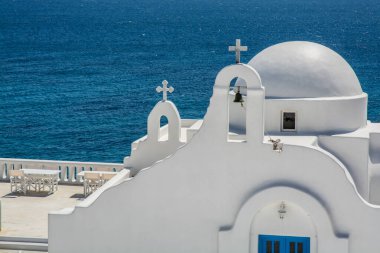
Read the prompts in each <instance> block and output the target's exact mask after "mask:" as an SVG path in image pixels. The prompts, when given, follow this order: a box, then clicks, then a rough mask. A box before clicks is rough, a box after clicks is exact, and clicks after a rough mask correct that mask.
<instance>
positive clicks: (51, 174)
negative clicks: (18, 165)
mask: <svg viewBox="0 0 380 253" xmlns="http://www.w3.org/2000/svg"><path fill="white" fill-rule="evenodd" d="M22 172H23V173H24V175H25V178H26V180H25V184H26V185H25V187H26V188H27V189H28V190H31V189H33V190H34V191H41V190H42V191H44V190H45V187H48V190H49V192H50V193H53V192H54V191H56V190H58V181H59V173H60V171H59V170H44V169H27V168H24V169H22Z"/></svg>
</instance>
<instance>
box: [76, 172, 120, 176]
mask: <svg viewBox="0 0 380 253" xmlns="http://www.w3.org/2000/svg"><path fill="white" fill-rule="evenodd" d="M84 173H89V174H100V176H102V175H106V174H108V175H116V174H117V172H114V171H99V170H98V171H96V170H91V171H90V170H89V171H84V170H83V171H81V172H79V173H78V174H77V176H78V177H84Z"/></svg>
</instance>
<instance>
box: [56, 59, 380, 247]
mask: <svg viewBox="0 0 380 253" xmlns="http://www.w3.org/2000/svg"><path fill="white" fill-rule="evenodd" d="M237 75H239V76H240V77H243V78H244V79H245V80H247V84H248V101H250V102H249V103H250V104H248V105H249V106H247V112H248V114H247V115H248V116H247V138H246V141H244V142H236V141H228V137H227V133H228V111H227V108H228V102H227V101H228V88H227V86H228V85H229V82H230V80H231V79H233V77H235V76H237ZM263 100H264V89H263V88H262V87H261V83H260V77H259V76H258V74H257V73H256V71H255V70H254V69H252V67H249V66H247V65H244V64H240V65H233V66H229V67H226V68H225V69H223V70H222V71H221V72H220V73H219V75H218V77H217V79H216V81H215V86H214V93H213V97H212V98H211V103H210V106H209V108H208V111H207V114H206V116H205V119H204V122H203V125H202V128H201V129H200V131H199V132H198V133H197V134H196V135H194V137H193V139H192V141H191V142H190V143H188V144H187V145H185V146H183V147H182V148H180V149H179V150H177V152H175V154H174V155H172V156H170V157H169V158H167V159H164V160H163V161H162V162H159V163H157V164H155V165H154V166H153V167H151V168H148V169H145V170H142V171H140V172H139V174H137V176H135V177H134V178H133V179H131V180H128V181H125V182H122V183H120V184H118V185H115V186H114V187H111V188H109V189H108V190H107V191H105V192H103V194H101V195H100V196H99V197H98V198H97V200H96V201H94V202H93V203H92V204H91V205H89V206H88V207H87V208H76V209H75V210H74V211H73V212H71V213H67V212H66V213H63V212H62V213H61V214H57V213H56V214H51V215H49V252H50V253H66V252H72V253H75V252H78V253H86V252H89V253H90V252H91V253H97V252H99V253H104V252H113V253H119V252H120V253H121V252H131V253H143V252H144V253H152V252H160V253H161V252H166V253H178V252H181V253H206V252H207V253H217V252H227V251H226V249H233V251H229V252H234V253H248V252H256V251H255V248H253V249H251V248H250V245H251V244H250V239H249V238H250V234H251V229H252V228H251V225H252V221H253V220H254V217H255V216H256V215H257V214H258V213H257V211H256V212H255V211H254V210H264V211H265V210H267V209H265V207H266V206H268V205H269V206H270V205H271V204H276V203H278V201H279V200H282V201H286V202H290V203H294V205H296V206H299V207H300V208H302V209H303V210H304V212H306V213H308V214H309V215H310V219H311V220H313V222H314V223H315V224H324V225H323V226H320V227H319V229H317V230H316V231H317V236H318V238H329V239H325V240H322V241H321V240H319V241H318V242H321V243H322V242H323V243H322V244H321V245H319V246H318V248H320V249H321V251H319V252H328V251H323V250H324V249H333V250H334V251H331V252H366V253H378V251H379V247H378V241H379V239H380V238H379V234H380V207H379V206H373V205H370V204H368V203H367V202H366V201H365V200H363V199H362V198H361V197H360V195H359V194H358V192H357V189H356V187H355V185H354V183H353V180H352V178H351V176H350V173H349V171H348V170H347V169H346V168H345V167H344V165H343V164H342V163H340V162H339V161H338V160H337V159H336V158H335V157H333V156H332V155H330V154H329V153H327V152H325V151H323V150H322V149H319V148H311V147H303V146H295V145H284V149H283V152H281V153H278V152H275V151H273V150H272V145H270V144H265V143H262V140H263V132H264V130H263V126H264V110H263ZM277 196H278V197H277ZM305 196H306V197H305ZM257 197H260V198H261V199H266V200H268V201H269V202H268V203H263V202H255V201H250V200H252V199H255V198H257ZM305 198H306V199H307V201H305ZM252 203H253V204H252ZM254 203H258V204H259V205H261V204H263V205H262V206H255V204H254ZM250 205H253V208H252V209H251V208H248V209H245V208H244V207H246V206H250ZM316 206H317V207H316ZM263 208H264V209H263ZM251 210H253V211H251ZM289 212H291V209H290V210H289ZM296 212H298V211H296ZM241 217H242V218H241ZM266 219H271V218H270V217H267V218H266ZM273 219H278V217H277V216H274V217H273ZM302 220H304V218H302V217H301V218H300V220H296V221H295V222H297V224H298V222H301V223H302V224H304V223H303V222H302ZM240 221H247V222H242V224H243V225H239V224H240V223H239V222H240ZM271 224H276V223H275V222H273V223H271ZM297 224H294V225H297ZM253 226H254V228H253V229H254V231H255V233H256V234H260V233H264V232H265V233H268V232H270V231H274V232H276V233H281V231H278V229H277V228H276V227H270V224H269V227H266V228H265V231H264V228H263V226H261V225H258V226H257V227H255V223H253ZM308 226H310V224H309V225H308ZM271 229H273V230H271ZM287 232H288V231H283V233H284V234H286V233H287ZM309 232H310V231H309ZM221 233H222V234H223V235H221ZM236 235H242V236H243V237H244V238H248V239H247V240H243V243H239V242H240V241H239V239H241V238H243V237H242V236H236ZM311 240H312V244H313V245H316V244H317V243H318V242H317V241H313V240H315V237H312V238H311ZM347 240H348V242H347ZM337 241H340V242H341V241H343V244H339V245H343V248H342V247H339V248H338V249H339V250H335V249H337V246H336V245H337V244H336V242H337ZM344 242H346V243H344ZM344 245H348V247H349V249H348V250H345V249H344ZM314 252H315V251H314Z"/></svg>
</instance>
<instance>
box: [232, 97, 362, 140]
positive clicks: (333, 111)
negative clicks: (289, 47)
mask: <svg viewBox="0 0 380 253" xmlns="http://www.w3.org/2000/svg"><path fill="white" fill-rule="evenodd" d="M233 99H234V95H230V96H229V108H230V117H229V119H230V126H232V128H231V129H232V130H233V129H238V130H240V131H243V130H242V129H244V117H245V113H246V108H243V107H241V105H240V103H233V102H232V101H233ZM244 99H245V100H248V99H247V98H246V97H244ZM245 106H247V104H246V103H245ZM282 111H289V112H296V113H297V116H296V117H297V122H296V127H297V134H301V135H302V134H305V135H308V134H310V135H319V134H336V133H347V132H352V131H355V130H357V129H359V128H362V127H364V126H366V124H367V94H365V93H363V94H362V95H360V96H354V97H335V98H320V99H265V131H266V133H268V134H280V133H281V124H282V121H281V120H282V118H281V113H282Z"/></svg>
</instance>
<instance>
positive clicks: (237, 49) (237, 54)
mask: <svg viewBox="0 0 380 253" xmlns="http://www.w3.org/2000/svg"><path fill="white" fill-rule="evenodd" d="M247 50H248V47H247V46H241V45H240V39H236V45H235V46H229V47H228V51H230V52H233V51H235V60H236V63H240V52H244V51H247Z"/></svg>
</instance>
